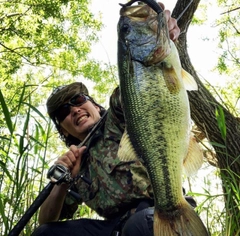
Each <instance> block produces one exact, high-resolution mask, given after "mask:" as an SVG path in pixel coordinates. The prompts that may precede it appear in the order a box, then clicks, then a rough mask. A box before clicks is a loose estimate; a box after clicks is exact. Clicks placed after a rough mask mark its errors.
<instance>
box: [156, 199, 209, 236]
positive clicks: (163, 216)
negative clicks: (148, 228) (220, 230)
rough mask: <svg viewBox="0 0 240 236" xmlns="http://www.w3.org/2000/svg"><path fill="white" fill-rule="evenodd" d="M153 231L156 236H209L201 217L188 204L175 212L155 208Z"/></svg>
mask: <svg viewBox="0 0 240 236" xmlns="http://www.w3.org/2000/svg"><path fill="white" fill-rule="evenodd" d="M153 230H154V236H176V235H185V236H190V235H194V236H208V235H209V234H208V232H207V229H206V227H205V226H204V224H203V222H202V221H201V219H200V217H199V216H198V215H197V213H196V212H195V211H194V210H193V208H192V207H191V206H190V205H189V204H188V203H187V202H183V203H182V204H181V205H180V206H179V208H178V209H177V210H175V211H173V212H169V211H168V212H164V211H162V210H161V211H160V210H158V209H156V208H155V211H154V223H153Z"/></svg>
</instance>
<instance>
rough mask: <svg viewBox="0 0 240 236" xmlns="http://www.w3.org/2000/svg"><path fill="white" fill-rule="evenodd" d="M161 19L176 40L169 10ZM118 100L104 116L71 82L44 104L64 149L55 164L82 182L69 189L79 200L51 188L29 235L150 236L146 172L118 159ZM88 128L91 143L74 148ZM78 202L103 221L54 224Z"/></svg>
mask: <svg viewBox="0 0 240 236" xmlns="http://www.w3.org/2000/svg"><path fill="white" fill-rule="evenodd" d="M165 15H166V18H167V21H168V28H169V33H170V37H171V39H172V40H176V39H177V38H178V36H179V33H180V30H179V28H178V26H177V23H176V20H175V19H173V18H171V14H170V11H168V10H165ZM119 97H120V96H119V88H116V89H115V90H114V92H113V94H112V95H111V98H110V106H109V109H108V110H107V111H106V110H105V109H104V108H103V107H101V106H100V105H99V104H97V103H96V102H95V101H94V100H93V99H92V98H91V97H90V96H89V94H88V90H87V88H86V87H85V85H83V84H82V83H80V82H76V83H72V84H69V85H66V86H61V87H59V88H57V89H56V90H55V91H54V92H53V93H52V94H51V95H50V97H49V98H48V100H47V109H48V114H49V116H50V117H51V119H52V120H53V122H54V124H55V126H56V128H57V130H58V132H59V134H60V138H61V139H62V140H63V141H64V142H65V144H66V146H68V147H69V151H67V152H66V153H64V154H63V155H62V156H60V157H59V158H58V160H57V161H56V162H55V164H61V165H64V166H65V167H67V168H68V169H69V170H70V172H71V176H72V177H77V176H81V178H78V179H77V181H76V183H75V185H74V186H73V188H72V190H73V191H74V192H76V193H78V194H79V199H78V200H76V199H75V198H73V197H71V196H69V194H67V190H68V188H69V186H68V184H61V185H55V186H54V188H53V190H52V191H51V193H50V195H49V196H48V198H47V199H46V200H45V202H44V203H43V205H42V206H41V209H40V213H39V223H40V227H39V228H38V229H37V230H36V232H35V233H34V235H51V236H53V235H58V236H60V235H71V236H74V235H83V236H88V235H95V236H97V235H101V236H102V235H103V236H108V235H109V236H110V235H120V234H121V235H125V236H127V235H131V236H134V235H136V236H140V235H144V236H147V235H149V236H150V235H153V230H152V227H153V206H154V203H153V192H152V187H151V184H150V181H149V179H148V176H147V172H146V169H145V167H144V166H143V164H142V163H141V162H140V161H138V160H136V161H131V162H123V161H120V160H119V158H118V155H117V152H118V147H119V143H120V140H121V137H122V134H123V131H124V127H125V121H124V116H123V111H122V107H121V101H120V98H119ZM99 121H101V124H100V125H99V126H98V127H97V128H96V126H95V125H96V123H98V122H99ZM93 127H94V128H96V131H95V132H94V133H93V134H92V135H91V137H90V140H88V141H87V142H86V145H85V146H83V147H81V148H78V147H77V146H76V145H78V144H79V143H81V142H82V141H84V139H85V138H86V137H87V136H88V134H89V133H90V132H91V130H92V128H93ZM83 202H84V203H85V204H86V205H88V206H89V207H90V208H91V209H93V210H94V211H96V212H97V213H98V214H99V215H100V216H102V217H103V218H105V220H92V219H79V220H68V221H59V220H60V219H67V218H71V217H72V215H73V213H74V212H75V211H76V209H77V207H78V205H79V204H82V203H83ZM193 204H194V201H193Z"/></svg>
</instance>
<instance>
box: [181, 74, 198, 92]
mask: <svg viewBox="0 0 240 236" xmlns="http://www.w3.org/2000/svg"><path fill="white" fill-rule="evenodd" d="M181 73H182V79H183V84H184V87H185V89H186V90H188V91H192V90H198V85H197V82H196V81H195V79H194V78H193V77H192V75H190V74H189V73H188V72H187V71H185V70H184V69H182V71H181Z"/></svg>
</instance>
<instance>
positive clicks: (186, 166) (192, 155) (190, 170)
mask: <svg viewBox="0 0 240 236" xmlns="http://www.w3.org/2000/svg"><path fill="white" fill-rule="evenodd" d="M202 164H203V151H202V149H201V147H200V144H199V143H198V142H197V140H196V138H195V137H194V136H193V135H191V136H190V140H189V147H188V153H187V155H186V157H185V158H184V160H183V170H184V172H185V174H186V175H187V176H188V177H189V176H191V175H194V174H196V173H197V171H198V170H199V169H200V167H201V166H202Z"/></svg>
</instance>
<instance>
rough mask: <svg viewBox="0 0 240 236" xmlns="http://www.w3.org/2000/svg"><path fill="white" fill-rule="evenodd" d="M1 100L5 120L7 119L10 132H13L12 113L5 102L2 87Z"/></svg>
mask: <svg viewBox="0 0 240 236" xmlns="http://www.w3.org/2000/svg"><path fill="white" fill-rule="evenodd" d="M0 102H1V106H2V110H3V114H4V117H5V121H6V124H7V127H8V130H9V132H10V134H12V133H13V124H12V120H11V115H10V112H9V110H8V107H7V105H6V103H5V99H4V97H3V94H2V91H1V89H0Z"/></svg>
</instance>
